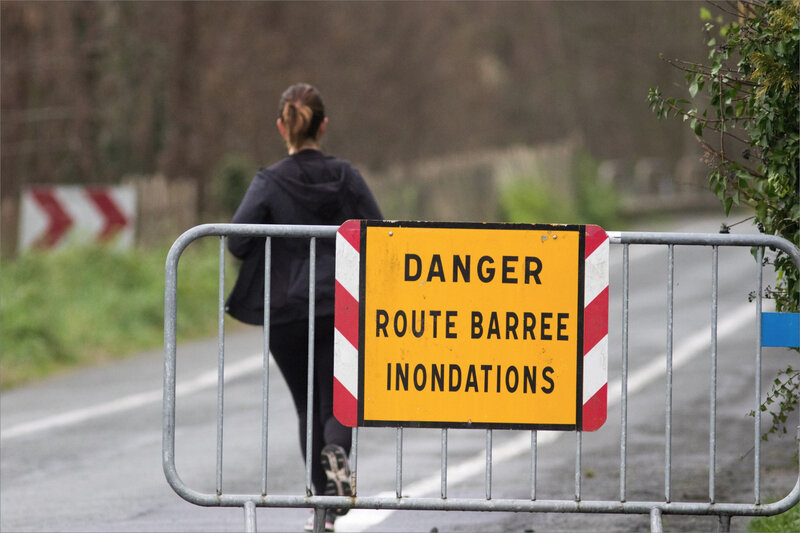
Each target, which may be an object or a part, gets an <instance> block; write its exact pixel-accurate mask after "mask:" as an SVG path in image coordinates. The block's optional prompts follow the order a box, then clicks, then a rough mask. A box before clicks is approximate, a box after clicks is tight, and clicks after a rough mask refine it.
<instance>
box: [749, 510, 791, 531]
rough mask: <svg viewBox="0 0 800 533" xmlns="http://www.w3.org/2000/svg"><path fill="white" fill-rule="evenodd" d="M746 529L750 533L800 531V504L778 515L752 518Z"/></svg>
mask: <svg viewBox="0 0 800 533" xmlns="http://www.w3.org/2000/svg"><path fill="white" fill-rule="evenodd" d="M747 531H750V532H751V533H784V532H786V531H800V505H795V506H794V507H792V508H791V509H789V510H788V511H786V512H785V513H781V514H779V515H775V516H764V517H759V518H754V519H753V520H751V521H750V523H748V524H747Z"/></svg>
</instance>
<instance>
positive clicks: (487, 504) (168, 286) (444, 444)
mask: <svg viewBox="0 0 800 533" xmlns="http://www.w3.org/2000/svg"><path fill="white" fill-rule="evenodd" d="M337 229H338V228H337V227H335V226H285V225H238V224H237V225H233V224H206V225H201V226H197V227H194V228H192V229H190V230H188V231H187V232H186V233H184V234H183V235H181V236H180V237H179V238H178V239H177V240H176V241H175V243H174V245H173V247H172V249H171V250H170V252H169V256H168V259H167V264H166V277H165V322H164V329H165V331H164V352H165V353H164V405H163V450H162V455H163V457H162V459H163V467H164V472H165V475H166V478H167V481H168V482H169V484H170V485H171V486H172V488H173V489H174V490H175V491H176V492H177V493H178V494H179V495H180V496H181V497H182V498H184V499H185V500H187V501H189V502H191V503H194V504H197V505H201V506H218V507H241V508H243V509H244V517H245V529H246V530H247V531H255V530H256V512H255V509H256V507H305V508H312V509H314V510H315V511H314V512H315V518H316V520H315V530H316V531H322V527H323V523H324V514H325V510H326V509H332V508H351V509H398V510H400V509H404V510H439V511H511V512H529V513H602V514H639V515H645V516H649V517H650V525H651V530H652V531H662V529H663V527H662V516H663V515H667V514H670V515H707V516H716V517H718V520H719V522H718V526H719V529H720V530H723V531H727V530H729V528H730V519H731V517H733V516H767V515H774V514H778V513H782V512H784V511H786V510H788V509H790V508H791V507H793V506H794V505H796V504H797V503H798V501H800V472H798V480H797V482H796V483H795V485H794V488H793V489H792V490H791V491H790V492H789V493H788V494H786V495H785V496H784V497H783V498H782V499H780V500H779V501H776V502H774V503H768V504H765V503H763V502H762V495H761V488H760V483H761V467H760V461H761V432H762V429H761V428H762V424H761V410H760V409H759V406H760V404H761V401H762V398H763V392H764V391H762V386H761V383H762V380H761V357H762V350H761V338H760V337H761V329H760V323H761V313H762V308H761V300H762V292H763V278H762V268H761V267H760V265H761V263H762V259H763V254H764V249H765V248H771V249H779V250H782V251H783V252H785V253H786V254H787V255H788V256H789V257H790V258H791V259H792V261H793V262H794V264H795V265H796V266H797V267H798V268H799V269H800V249H798V248H797V247H795V246H794V245H792V244H791V243H790V242H788V241H786V240H784V239H781V238H778V237H774V236H767V235H730V234H697V233H644V232H609V237H610V241H611V243H612V244H614V245H617V246H621V247H622V324H621V326H622V332H621V346H620V347H619V349H620V351H621V371H620V372H621V373H620V376H621V385H620V417H619V424H620V435H619V442H620V462H619V479H620V487H619V497H618V498H617V499H611V500H586V499H584V498H583V497H582V484H583V474H582V466H581V461H582V448H583V445H582V432H580V431H578V432H574V433H575V495H574V498H571V499H560V500H558V499H540V498H538V497H537V452H538V445H537V432H536V431H530V454H531V463H530V464H531V470H530V497H529V498H524V499H506V498H493V497H492V472H493V461H492V438H493V433H492V430H485V431H486V434H485V457H486V465H485V497H484V498H458V497H451V496H448V492H447V488H448V483H447V473H448V468H447V464H448V430H447V429H431V430H429V431H440V432H441V458H440V464H441V494H440V495H439V497H406V496H404V495H403V428H397V429H396V446H395V448H396V453H395V455H396V458H395V459H396V462H395V465H396V471H395V487H394V489H395V490H394V492H395V494H394V496H391V497H371V496H363V495H360V494H354V495H353V497H336V496H320V495H313V494H312V490H311V470H310V468H311V467H310V464H311V461H306V481H305V494H271V493H268V490H267V476H268V468H267V451H268V448H269V434H268V406H269V401H270V397H269V366H270V365H269V364H268V360H269V354H268V350H267V349H266V348H265V349H264V354H263V356H264V365H263V376H262V379H263V385H262V391H263V395H262V397H261V398H260V405H261V408H262V410H263V411H262V424H261V428H260V429H261V452H262V464H261V465H260V468H261V470H260V471H261V490H260V492H257V493H254V494H234V493H229V492H226V491H225V490H223V479H222V457H223V425H224V417H223V412H224V409H223V406H224V399H225V384H224V379H223V376H224V364H225V334H224V331H225V329H224V314H225V311H224V298H225V293H224V287H225V255H226V253H225V249H226V237H227V236H231V235H247V236H257V237H262V238H264V239H265V240H266V246H265V264H267V265H269V264H270V263H271V242H272V239H275V238H296V239H307V240H308V242H309V252H310V254H311V261H310V265H311V268H312V269H313V265H314V257H315V252H316V246H317V239H331V238H334V237H335V235H336V231H337ZM209 236H215V237H218V238H219V287H220V289H219V304H218V307H219V340H218V352H219V353H218V385H217V420H216V424H217V443H216V453H217V455H216V459H217V467H216V490H215V491H214V492H212V493H204V492H200V491H197V490H194V489H192V488H191V487H189V486H187V485H186V484H185V483H184V482H183V481H182V480H181V478H180V476H179V474H178V471H177V468H176V464H175V430H176V427H175V407H176V379H177V376H176V352H177V341H176V326H177V309H178V302H177V273H178V262H179V259H180V257H181V254H182V253H183V251H184V250H185V249H186V247H187V246H188V245H189V244H190V243H192V242H193V241H195V240H197V239H199V238H202V237H209ZM632 245H659V246H663V247H666V248H667V269H668V280H667V294H668V303H667V358H666V383H665V391H666V392H665V401H664V405H665V412H666V419H665V440H664V442H665V448H664V457H665V462H664V481H665V487H664V498H663V500H651V501H643V500H642V501H637V500H632V499H630V495H629V494H628V488H627V478H628V475H627V463H628V450H627V443H628V421H627V412H628V381H627V377H628V361H629V353H628V352H629V347H628V345H629V342H628V341H629V318H630V311H629V301H630V296H631V295H630V272H629V265H630V255H629V248H630V246H632ZM676 246H702V247H709V248H710V249H711V251H712V265H711V271H712V277H711V284H712V287H711V293H712V302H711V315H712V318H711V332H710V337H711V373H710V380H709V384H708V387H709V401H710V409H709V416H710V423H709V428H710V429H709V455H708V473H709V480H708V501H705V502H697V501H676V500H675V497H674V494H673V493H672V487H671V470H672V464H671V463H672V451H671V442H672V427H671V424H672V394H673V390H672V374H673V369H672V350H673V345H672V344H673V341H672V336H673V332H672V323H673V311H674V303H673V300H674V298H673V291H674V279H673V272H674V264H675V247H676ZM720 247H746V248H754V249H755V250H756V252H755V254H756V260H757V265H759V267H758V268H757V269H756V268H754V271H757V273H756V274H755V276H754V277H755V278H756V279H755V280H754V292H755V295H754V299H755V305H756V311H755V313H756V316H755V317H754V319H755V323H756V336H757V337H758V338H757V339H754V343H753V350H754V353H755V363H754V380H755V393H754V397H753V404H752V406H753V407H752V408H753V411H754V422H753V428H754V429H753V458H754V465H753V501H752V503H726V502H721V501H718V499H719V498H718V497H717V495H716V487H717V481H716V479H715V475H716V474H715V473H716V461H717V458H716V450H717V442H716V439H717V423H716V413H717V397H718V391H717V361H718V353H717V351H718V348H717V319H718V307H719V303H718V297H719V286H718V272H719V249H720ZM269 276H270V270H269V269H266V272H265V286H266V287H269V286H270V279H269ZM309 279H310V286H309V296H310V297H309V316H310V317H312V318H311V320H310V324H309V337H308V358H309V365H308V368H309V369H310V370H309V372H310V373H311V372H313V368H314V365H313V357H314V349H313V346H314V336H313V331H314V323H313V317H314V315H315V313H314V311H315V310H314V298H313V295H314V293H315V286H314V280H315V275H314V272H313V271H312V272H311V273H310V276H309ZM266 292H267V294H265V301H264V309H265V310H268V309H269V294H268V293H269V291H266ZM269 320H270V318H269V313H268V312H267V313H266V316H265V323H266V324H268V323H269ZM263 331H264V339H263V340H264V343H263V345H264V346H265V347H267V346H269V327H264V330H263ZM308 383H309V389H308V395H309V397H310V396H311V395H312V386H313V379H312V377H311V376H309V380H308ZM312 409H313V402H308V413H307V419H308V420H311V419H312ZM311 431H312V427H311V424H308V428H307V442H308V443H311V442H312V438H311V435H310V432H311ZM797 431H798V435H797V436H796V441H797V442H798V443H800V425H798V430H797ZM358 437H359V431H358V428H354V429H353V447H352V452H351V467H352V475H353V480H352V481H353V483H352V484H353V487H356V488H357V487H358V482H357V479H358ZM309 447H310V445H309Z"/></svg>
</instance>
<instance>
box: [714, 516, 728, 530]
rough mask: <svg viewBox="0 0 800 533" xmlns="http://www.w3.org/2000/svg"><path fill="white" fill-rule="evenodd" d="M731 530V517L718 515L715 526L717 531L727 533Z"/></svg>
mask: <svg viewBox="0 0 800 533" xmlns="http://www.w3.org/2000/svg"><path fill="white" fill-rule="evenodd" d="M730 530H731V515H727V514H721V515H719V523H718V524H717V531H719V532H720V533H728V531H730Z"/></svg>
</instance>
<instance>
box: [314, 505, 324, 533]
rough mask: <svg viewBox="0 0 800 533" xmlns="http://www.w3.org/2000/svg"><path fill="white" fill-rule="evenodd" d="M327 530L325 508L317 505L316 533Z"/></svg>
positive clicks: (315, 510) (315, 515) (315, 513)
mask: <svg viewBox="0 0 800 533" xmlns="http://www.w3.org/2000/svg"><path fill="white" fill-rule="evenodd" d="M324 531H325V508H324V507H316V508H315V509H314V533H324Z"/></svg>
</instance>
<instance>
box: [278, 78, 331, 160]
mask: <svg viewBox="0 0 800 533" xmlns="http://www.w3.org/2000/svg"><path fill="white" fill-rule="evenodd" d="M278 116H279V118H280V119H281V121H282V122H283V124H284V125H285V126H286V130H287V132H288V138H287V139H286V143H287V144H288V145H289V147H290V148H299V147H300V146H302V144H303V143H304V142H305V141H307V140H309V139H310V140H316V139H317V134H318V133H319V127H320V125H321V124H322V121H323V120H324V119H325V106H324V105H323V103H322V97H321V96H320V94H319V91H317V90H316V89H315V88H314V87H312V86H311V85H308V84H307V83H298V84H295V85H292V86H291V87H289V88H288V89H286V90H285V91H284V92H283V95H281V101H280V104H279V105H278Z"/></svg>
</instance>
